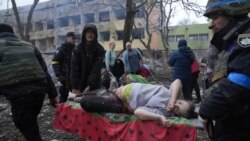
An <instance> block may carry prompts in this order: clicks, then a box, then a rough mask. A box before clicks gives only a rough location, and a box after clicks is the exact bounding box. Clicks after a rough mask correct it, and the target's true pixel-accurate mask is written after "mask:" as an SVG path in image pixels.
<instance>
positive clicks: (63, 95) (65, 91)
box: [59, 82, 70, 103]
mask: <svg viewBox="0 0 250 141" xmlns="http://www.w3.org/2000/svg"><path fill="white" fill-rule="evenodd" d="M61 84H62V86H60V87H59V93H60V97H59V102H60V103H62V102H66V101H67V99H68V96H69V91H70V86H69V84H67V83H66V82H61Z"/></svg>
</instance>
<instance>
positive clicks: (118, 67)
mask: <svg viewBox="0 0 250 141" xmlns="http://www.w3.org/2000/svg"><path fill="white" fill-rule="evenodd" d="M124 72H125V71H124V63H123V61H122V60H121V59H118V58H117V59H115V64H114V68H113V75H114V76H115V77H116V78H117V79H118V80H119V78H120V77H121V76H122V75H123V74H124Z"/></svg>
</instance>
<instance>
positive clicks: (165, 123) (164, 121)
mask: <svg viewBox="0 0 250 141" xmlns="http://www.w3.org/2000/svg"><path fill="white" fill-rule="evenodd" d="M160 122H161V124H162V125H163V126H165V127H170V126H171V123H170V120H169V119H167V118H166V117H165V116H160Z"/></svg>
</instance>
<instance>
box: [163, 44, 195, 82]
mask: <svg viewBox="0 0 250 141" xmlns="http://www.w3.org/2000/svg"><path fill="white" fill-rule="evenodd" d="M194 59H195V56H194V53H193V51H192V49H191V48H190V47H188V46H187V42H186V40H180V41H179V43H178V50H177V51H175V52H173V54H172V55H171V57H170V59H169V60H168V64H169V65H170V66H171V67H173V80H175V79H180V80H182V81H185V80H187V79H189V78H191V66H192V63H193V61H194Z"/></svg>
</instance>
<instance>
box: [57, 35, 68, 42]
mask: <svg viewBox="0 0 250 141" xmlns="http://www.w3.org/2000/svg"><path fill="white" fill-rule="evenodd" d="M65 41H66V35H60V36H58V43H59V44H62V43H65Z"/></svg>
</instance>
